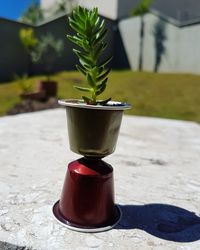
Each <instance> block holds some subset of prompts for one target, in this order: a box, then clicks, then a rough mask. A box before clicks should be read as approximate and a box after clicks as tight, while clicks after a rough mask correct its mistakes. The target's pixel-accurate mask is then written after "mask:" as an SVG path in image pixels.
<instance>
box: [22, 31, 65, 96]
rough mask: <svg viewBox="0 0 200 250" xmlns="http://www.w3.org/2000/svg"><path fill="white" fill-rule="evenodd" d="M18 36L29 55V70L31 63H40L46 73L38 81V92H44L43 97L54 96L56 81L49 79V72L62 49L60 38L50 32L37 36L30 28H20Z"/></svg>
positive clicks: (30, 69)
mask: <svg viewBox="0 0 200 250" xmlns="http://www.w3.org/2000/svg"><path fill="white" fill-rule="evenodd" d="M19 37H20V40H21V42H22V44H23V46H24V48H25V49H26V51H27V53H28V55H29V72H31V71H32V66H33V65H32V64H40V65H42V67H43V70H44V72H45V74H46V79H45V80H40V81H39V82H38V92H40V93H43V94H45V99H48V98H49V97H55V96H56V95H57V82H56V81H53V80H51V79H50V73H51V71H52V67H53V63H54V61H55V59H56V57H59V56H60V55H61V53H62V51H63V42H62V40H60V39H55V38H54V36H53V35H52V34H47V35H43V36H41V37H40V38H37V37H36V36H35V32H34V30H33V29H32V28H27V29H21V30H20V32H19Z"/></svg>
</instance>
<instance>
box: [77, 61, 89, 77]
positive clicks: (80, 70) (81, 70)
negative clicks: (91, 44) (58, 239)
mask: <svg viewBox="0 0 200 250" xmlns="http://www.w3.org/2000/svg"><path fill="white" fill-rule="evenodd" d="M76 68H77V70H78V71H79V72H81V73H82V74H83V75H85V76H86V74H87V71H86V70H85V69H84V68H82V67H81V66H79V65H78V64H77V65H76Z"/></svg>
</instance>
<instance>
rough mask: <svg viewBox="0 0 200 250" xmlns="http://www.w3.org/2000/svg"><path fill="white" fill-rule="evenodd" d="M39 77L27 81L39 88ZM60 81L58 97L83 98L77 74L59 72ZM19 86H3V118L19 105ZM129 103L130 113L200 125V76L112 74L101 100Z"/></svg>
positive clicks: (0, 108)
mask: <svg viewBox="0 0 200 250" xmlns="http://www.w3.org/2000/svg"><path fill="white" fill-rule="evenodd" d="M41 78H44V77H41V76H37V77H32V78H29V79H28V80H29V81H31V82H32V83H33V85H35V86H36V82H37V80H38V79H41ZM52 79H54V80H57V81H58V82H59V90H58V97H59V98H81V94H82V93H81V92H79V91H77V90H75V89H73V85H74V84H76V85H80V86H84V79H83V77H82V76H81V74H80V73H78V72H60V73H58V74H55V75H53V76H52ZM19 93H20V89H19V84H18V83H17V81H13V82H12V83H4V84H0V115H5V114H6V111H8V110H9V109H10V108H11V107H12V106H13V105H15V104H16V103H17V102H20V99H19V97H18V96H19ZM108 97H112V100H119V101H125V102H129V103H131V104H132V105H133V108H132V109H131V110H128V111H127V112H126V113H127V114H132V115H142V116H153V117H163V118H172V119H182V120H192V121H197V122H200V76H197V75H190V74H154V73H145V72H142V73H139V72H132V71H128V70H126V71H113V72H112V73H111V74H110V77H109V83H108V87H107V89H106V94H104V95H102V96H100V98H108Z"/></svg>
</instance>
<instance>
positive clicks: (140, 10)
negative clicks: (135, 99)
mask: <svg viewBox="0 0 200 250" xmlns="http://www.w3.org/2000/svg"><path fill="white" fill-rule="evenodd" d="M153 2H154V0H141V1H140V3H139V4H138V5H137V6H136V7H135V8H134V9H133V10H132V11H131V14H132V15H133V16H140V17H141V23H140V54H139V67H138V68H139V71H142V69H143V48H144V35H145V34H144V28H145V24H144V15H145V14H146V13H148V12H149V8H150V6H151V4H152V3H153Z"/></svg>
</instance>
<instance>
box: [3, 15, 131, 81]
mask: <svg viewBox="0 0 200 250" xmlns="http://www.w3.org/2000/svg"><path fill="white" fill-rule="evenodd" d="M106 21H107V22H106V23H107V28H108V33H107V43H108V46H107V49H106V51H105V53H104V55H103V57H102V60H104V59H105V58H107V57H108V56H109V55H113V56H114V58H113V60H112V63H111V66H112V67H113V68H127V67H129V65H128V61H127V58H126V54H125V51H124V47H123V44H122V42H121V38H120V34H119V31H118V29H117V23H116V22H115V21H112V20H109V19H107V20H106ZM25 27H31V26H30V25H25V24H23V23H19V22H15V21H10V20H7V19H0V34H1V39H0V55H1V56H0V81H7V80H12V79H13V77H14V75H16V74H18V75H22V74H23V73H26V72H29V73H31V74H42V73H44V72H45V70H44V66H43V65H42V64H37V65H35V64H33V65H32V64H31V63H30V60H29V55H28V54H27V52H26V51H25V49H24V47H23V46H22V44H21V42H20V39H19V31H20V29H21V28H25ZM32 28H33V29H34V30H35V33H36V35H37V37H40V36H42V35H45V34H48V33H51V34H52V35H53V36H54V37H55V38H57V39H61V40H62V41H63V44H64V51H63V52H62V55H61V56H60V57H59V58H56V60H55V62H54V65H53V66H52V73H53V72H57V71H61V70H72V69H75V64H77V63H78V59H77V57H76V56H75V55H74V53H73V52H72V46H73V45H72V43H71V42H70V41H68V39H67V38H66V34H69V33H72V30H71V28H70V27H69V26H68V22H67V16H62V17H60V18H57V19H55V20H52V21H50V22H47V23H44V24H42V25H39V26H37V27H32Z"/></svg>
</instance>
